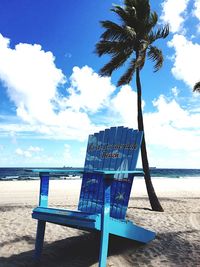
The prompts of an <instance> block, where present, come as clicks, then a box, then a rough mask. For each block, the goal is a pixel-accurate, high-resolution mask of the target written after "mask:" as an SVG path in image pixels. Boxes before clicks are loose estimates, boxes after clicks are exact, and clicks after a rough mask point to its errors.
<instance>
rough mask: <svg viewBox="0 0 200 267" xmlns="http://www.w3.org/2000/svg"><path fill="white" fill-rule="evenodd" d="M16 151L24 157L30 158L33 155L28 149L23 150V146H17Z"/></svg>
mask: <svg viewBox="0 0 200 267" xmlns="http://www.w3.org/2000/svg"><path fill="white" fill-rule="evenodd" d="M15 153H16V154H17V155H19V156H22V157H25V158H30V157H32V154H31V152H30V151H28V150H22V149H21V148H17V149H16V150H15Z"/></svg>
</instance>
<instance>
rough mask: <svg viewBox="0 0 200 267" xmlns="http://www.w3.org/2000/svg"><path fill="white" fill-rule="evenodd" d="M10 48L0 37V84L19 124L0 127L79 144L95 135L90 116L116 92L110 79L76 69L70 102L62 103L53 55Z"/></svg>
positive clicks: (35, 48)
mask: <svg viewBox="0 0 200 267" xmlns="http://www.w3.org/2000/svg"><path fill="white" fill-rule="evenodd" d="M9 44H10V40H9V39H7V38H4V37H3V36H2V35H0V57H1V61H0V79H1V80H2V81H3V83H4V84H5V85H6V87H7V92H8V96H9V98H10V99H11V100H12V101H13V103H14V104H15V106H16V114H17V116H18V118H20V119H21V123H20V126H19V124H12V125H5V124H2V125H1V126H0V127H1V128H2V130H3V131H6V129H7V130H8V129H9V128H10V131H11V130H12V131H15V130H16V131H23V130H24V131H25V132H29V131H30V130H31V132H35V133H40V134H42V135H44V136H47V137H51V138H57V139H63V138H64V139H78V140H83V139H85V138H86V136H88V133H90V132H93V131H94V130H96V128H97V127H96V126H95V125H94V124H93V123H92V121H91V118H90V115H89V114H92V113H95V112H98V111H99V110H100V109H102V108H104V107H106V106H107V105H108V104H109V97H110V96H111V94H112V93H113V91H114V90H115V86H113V85H112V84H111V80H110V78H105V77H100V76H99V75H98V74H97V73H95V72H94V71H93V70H92V69H91V68H89V67H87V66H85V67H83V68H78V67H74V69H73V73H72V75H71V77H70V79H69V80H70V81H71V85H70V88H68V89H67V90H66V95H68V96H67V97H63V96H62V97H61V96H60V95H59V90H58V87H59V85H63V83H64V82H65V80H66V77H65V76H64V74H63V73H62V71H61V70H60V69H58V68H57V67H56V66H55V63H54V60H55V59H54V56H53V54H52V53H51V52H45V51H44V50H42V48H41V46H40V45H30V44H22V43H20V44H18V45H16V46H15V48H14V49H12V48H10V47H9ZM80 129H81V130H80Z"/></svg>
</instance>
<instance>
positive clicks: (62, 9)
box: [0, 0, 200, 168]
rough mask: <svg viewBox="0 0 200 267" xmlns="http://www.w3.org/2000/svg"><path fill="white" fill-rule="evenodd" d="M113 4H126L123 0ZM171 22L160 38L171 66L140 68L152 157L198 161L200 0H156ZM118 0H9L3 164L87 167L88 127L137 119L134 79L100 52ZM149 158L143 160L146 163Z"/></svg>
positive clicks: (3, 29)
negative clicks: (105, 23) (108, 68)
mask: <svg viewBox="0 0 200 267" xmlns="http://www.w3.org/2000/svg"><path fill="white" fill-rule="evenodd" d="M114 3H116V4H122V1H120V0H116V1H115V2H114ZM150 3H151V7H152V10H155V11H156V12H157V13H158V14H159V16H160V21H159V23H160V24H164V23H169V25H170V30H171V32H170V35H169V36H168V37H167V38H166V39H165V40H162V41H159V42H157V43H156V45H157V46H158V47H159V48H161V49H162V50H163V54H164V57H165V62H164V66H163V68H162V69H161V70H160V71H159V72H157V73H153V69H152V64H151V62H147V63H146V65H145V68H144V69H143V70H142V72H141V80H142V87H143V96H142V97H143V113H144V122H145V131H146V139H147V145H148V154H149V162H150V165H151V166H157V167H180V168H181V167H182V168H199V167H200V164H199V158H200V96H199V95H198V94H194V93H192V86H193V84H194V83H195V82H196V81H198V80H200V71H199V62H200V1H199V0H179V1H174V0H163V1H156V3H155V1H150ZM112 4H113V1H110V0H106V1H100V0H96V1H92V0H76V1H72V0H68V1H65V0H60V1H57V0H51V1H47V0H35V1H32V0H12V1H7V0H1V1H0V153H1V157H0V167H14V166H19V167H21V166H25V167H36V166H38V167H40V166H41V167H44V166H52V167H53V166H54V167H56V166H57V167H63V166H64V165H65V166H82V165H83V163H84V157H85V150H86V142H87V136H88V134H90V133H93V132H95V131H98V130H100V129H104V128H106V127H110V126H117V125H124V126H129V127H134V128H137V121H136V86H135V80H134V79H133V81H132V83H131V84H130V85H129V86H128V85H127V86H123V87H119V88H117V87H116V81H117V78H118V77H119V75H120V74H121V73H122V71H123V70H119V71H117V72H115V73H114V74H113V76H112V77H111V78H107V77H103V78H102V77H100V76H99V75H98V71H99V69H100V68H101V67H102V66H103V64H104V63H106V62H107V60H108V57H107V56H105V57H102V58H98V57H97V55H95V53H94V48H95V44H96V43H97V42H98V40H99V38H100V35H101V33H102V29H101V27H100V24H99V21H100V20H107V19H110V20H116V17H115V16H114V14H112V13H111V12H110V8H111V7H112ZM139 165H140V163H139Z"/></svg>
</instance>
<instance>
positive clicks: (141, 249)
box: [0, 231, 199, 267]
mask: <svg viewBox="0 0 200 267" xmlns="http://www.w3.org/2000/svg"><path fill="white" fill-rule="evenodd" d="M194 233H195V231H185V232H182V231H180V232H170V233H165V234H160V235H158V236H157V238H156V239H155V240H153V241H152V242H150V243H149V244H148V245H143V244H139V243H137V242H133V241H131V240H127V239H124V238H120V237H115V236H111V238H110V242H109V256H110V255H116V256H117V255H123V257H124V261H125V262H126V266H153V265H152V264H151V262H152V261H153V260H154V259H155V258H157V257H160V258H162V259H163V260H161V262H162V264H163V266H176V267H179V266H180V267H182V266H183V263H184V262H185V259H187V258H188V256H189V258H188V265H187V262H185V265H184V266H199V265H198V264H199V262H195V261H196V258H195V257H194V258H193V257H192V255H193V253H195V250H196V251H198V249H199V247H197V246H196V244H195V243H191V242H189V241H186V240H185V239H183V238H182V235H190V234H194ZM21 239H23V240H26V241H27V242H29V243H34V239H33V238H32V237H27V236H24V237H21ZM99 241H100V235H99V234H97V233H81V235H79V236H74V237H69V238H67V239H63V240H59V241H55V242H53V243H51V244H45V245H44V249H43V255H42V260H41V262H40V264H39V263H34V261H33V252H34V251H33V250H31V251H28V252H23V253H20V254H18V255H13V256H11V257H9V258H5V257H0V267H78V266H80V267H89V266H92V265H93V264H97V263H98V255H99V244H100V242H99ZM13 242H14V241H13ZM181 255H182V256H181ZM184 255H185V256H184ZM114 266H118V265H114ZM119 266H120V265H119ZM120 267H121V266H120Z"/></svg>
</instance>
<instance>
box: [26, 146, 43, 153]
mask: <svg viewBox="0 0 200 267" xmlns="http://www.w3.org/2000/svg"><path fill="white" fill-rule="evenodd" d="M28 150H29V151H30V152H36V153H37V152H41V151H43V148H41V147H38V146H30V147H29V148H28Z"/></svg>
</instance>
